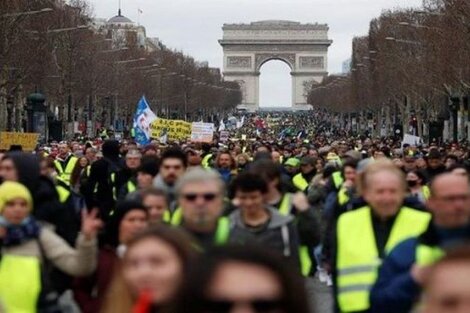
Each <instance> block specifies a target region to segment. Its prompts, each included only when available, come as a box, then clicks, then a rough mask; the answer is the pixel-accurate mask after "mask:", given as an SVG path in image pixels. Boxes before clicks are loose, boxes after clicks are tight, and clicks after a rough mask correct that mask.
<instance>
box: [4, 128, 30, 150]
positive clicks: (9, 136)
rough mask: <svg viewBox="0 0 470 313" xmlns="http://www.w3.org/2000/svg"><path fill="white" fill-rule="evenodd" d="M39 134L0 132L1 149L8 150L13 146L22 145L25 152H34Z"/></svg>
mask: <svg viewBox="0 0 470 313" xmlns="http://www.w3.org/2000/svg"><path fill="white" fill-rule="evenodd" d="M38 138H39V134H37V133H11V132H0V149H4V150H8V149H10V146H11V145H21V146H22V147H23V150H24V151H33V150H34V149H35V148H36V145H37V144H38Z"/></svg>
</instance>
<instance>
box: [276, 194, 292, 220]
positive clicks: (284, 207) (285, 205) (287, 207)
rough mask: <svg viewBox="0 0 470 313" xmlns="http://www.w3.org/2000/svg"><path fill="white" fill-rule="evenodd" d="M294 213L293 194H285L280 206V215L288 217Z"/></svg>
mask: <svg viewBox="0 0 470 313" xmlns="http://www.w3.org/2000/svg"><path fill="white" fill-rule="evenodd" d="M291 211H292V194H290V193H285V194H284V195H283V196H282V200H281V204H280V205H279V213H280V214H281V215H284V216H287V215H289V214H291Z"/></svg>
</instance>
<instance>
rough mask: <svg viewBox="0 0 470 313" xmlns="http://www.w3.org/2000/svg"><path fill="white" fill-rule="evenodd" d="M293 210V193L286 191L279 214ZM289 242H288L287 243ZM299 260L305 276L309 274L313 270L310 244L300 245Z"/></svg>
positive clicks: (287, 213)
mask: <svg viewBox="0 0 470 313" xmlns="http://www.w3.org/2000/svg"><path fill="white" fill-rule="evenodd" d="M291 212H292V194H290V193H286V194H284V196H283V197H282V201H281V205H280V206H279V214H281V215H284V216H288V215H289V214H290V213H291ZM287 244H288V243H287ZM299 261H300V270H301V273H302V275H303V276H308V275H309V274H310V271H311V270H312V259H311V258H310V253H309V249H308V246H300V247H299Z"/></svg>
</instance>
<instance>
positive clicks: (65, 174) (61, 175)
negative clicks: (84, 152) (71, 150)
mask: <svg viewBox="0 0 470 313" xmlns="http://www.w3.org/2000/svg"><path fill="white" fill-rule="evenodd" d="M77 162H78V158H77V157H75V156H72V157H70V158H69V160H68V161H67V165H66V166H65V168H63V167H62V163H61V162H60V161H59V160H55V161H54V165H55V168H56V169H57V179H59V180H61V181H62V182H64V183H65V184H66V185H67V186H69V185H70V178H71V176H72V172H73V169H74V168H75V165H76V164H77Z"/></svg>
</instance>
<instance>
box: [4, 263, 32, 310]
mask: <svg viewBox="0 0 470 313" xmlns="http://www.w3.org/2000/svg"><path fill="white" fill-rule="evenodd" d="M40 292H41V265H40V260H39V258H38V257H31V256H20V255H8V254H7V255H4V256H3V257H2V260H1V261H0V300H1V302H2V304H3V305H4V306H5V308H6V312H12V313H36V312H37V302H38V298H39V293H40Z"/></svg>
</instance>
